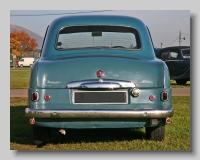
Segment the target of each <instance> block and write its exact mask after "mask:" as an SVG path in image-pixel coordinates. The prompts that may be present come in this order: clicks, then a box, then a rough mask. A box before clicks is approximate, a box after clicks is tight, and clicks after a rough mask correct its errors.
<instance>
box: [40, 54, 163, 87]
mask: <svg viewBox="0 0 200 160" xmlns="http://www.w3.org/2000/svg"><path fill="white" fill-rule="evenodd" d="M40 61H42V63H40ZM40 61H38V75H37V87H38V88H66V85H67V83H69V82H72V81H82V80H91V79H99V78H98V77H97V73H96V72H97V71H98V70H103V71H104V73H105V75H104V77H103V79H114V80H125V81H132V82H134V83H135V84H136V87H138V88H155V87H163V77H164V73H163V64H162V62H161V61H159V60H155V59H154V60H139V59H134V58H122V57H106V56H105V57H98V58H97V57H78V58H77V57H76V58H68V59H63V60H40Z"/></svg>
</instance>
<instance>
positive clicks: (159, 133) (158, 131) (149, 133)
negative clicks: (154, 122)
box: [145, 126, 165, 141]
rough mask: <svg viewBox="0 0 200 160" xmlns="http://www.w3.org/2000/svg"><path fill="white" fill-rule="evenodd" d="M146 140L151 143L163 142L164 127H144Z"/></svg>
mask: <svg viewBox="0 0 200 160" xmlns="http://www.w3.org/2000/svg"><path fill="white" fill-rule="evenodd" d="M145 129H146V139H147V140H153V141H163V140H164V138H165V126H158V127H146V128H145Z"/></svg>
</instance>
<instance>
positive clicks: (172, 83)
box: [170, 80, 190, 88]
mask: <svg viewBox="0 0 200 160" xmlns="http://www.w3.org/2000/svg"><path fill="white" fill-rule="evenodd" d="M170 85H171V87H172V88H190V81H187V83H186V84H185V85H178V84H176V81H174V80H170Z"/></svg>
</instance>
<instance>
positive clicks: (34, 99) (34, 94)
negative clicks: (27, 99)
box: [31, 92, 40, 102]
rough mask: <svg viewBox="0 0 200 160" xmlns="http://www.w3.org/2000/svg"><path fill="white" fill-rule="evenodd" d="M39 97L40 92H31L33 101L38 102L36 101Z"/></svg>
mask: <svg viewBox="0 0 200 160" xmlns="http://www.w3.org/2000/svg"><path fill="white" fill-rule="evenodd" d="M39 99H40V97H39V93H38V92H32V93H31V100H32V101H34V102H36V101H38V100H39Z"/></svg>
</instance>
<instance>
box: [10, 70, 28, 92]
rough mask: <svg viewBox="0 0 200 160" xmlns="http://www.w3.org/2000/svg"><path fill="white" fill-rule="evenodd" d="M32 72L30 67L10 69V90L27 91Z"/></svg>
mask: <svg viewBox="0 0 200 160" xmlns="http://www.w3.org/2000/svg"><path fill="white" fill-rule="evenodd" d="M30 71H31V68H30V67H23V68H20V67H17V68H10V89H27V88H28V86H29V78H30Z"/></svg>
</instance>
